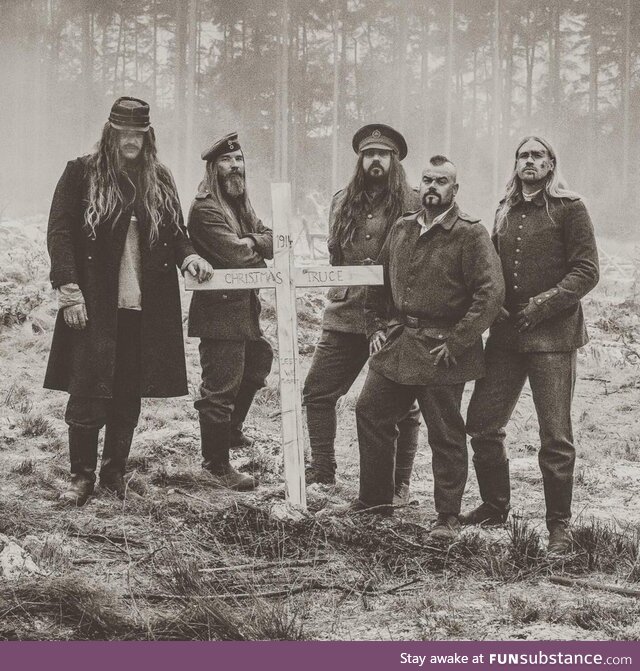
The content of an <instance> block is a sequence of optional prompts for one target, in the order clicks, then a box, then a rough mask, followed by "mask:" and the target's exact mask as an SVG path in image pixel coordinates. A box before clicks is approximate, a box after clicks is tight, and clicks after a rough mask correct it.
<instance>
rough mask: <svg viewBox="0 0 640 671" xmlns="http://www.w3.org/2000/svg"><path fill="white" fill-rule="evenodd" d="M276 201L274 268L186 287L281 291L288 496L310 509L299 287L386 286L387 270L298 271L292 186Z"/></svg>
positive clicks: (276, 194) (274, 193)
mask: <svg viewBox="0 0 640 671" xmlns="http://www.w3.org/2000/svg"><path fill="white" fill-rule="evenodd" d="M271 203H272V213H273V266H270V267H268V268H231V269H224V270H215V271H214V273H213V277H212V278H211V279H210V280H208V281H206V282H202V283H201V284H198V282H197V281H196V280H195V279H194V278H192V277H191V276H190V275H189V274H187V275H186V276H185V287H186V289H187V290H188V291H201V290H211V289H225V290H227V291H232V290H234V289H275V290H276V318H277V323H278V361H279V363H280V405H281V419H282V452H283V456H284V479H285V492H286V498H287V501H288V502H290V503H293V504H294V505H298V506H301V507H302V508H306V505H307V501H306V491H305V480H304V442H303V439H302V438H303V435H304V434H303V429H302V406H301V400H300V366H299V362H298V329H297V314H296V289H297V288H299V287H340V286H351V285H367V284H382V282H383V279H382V278H383V276H382V266H316V267H297V266H296V265H295V262H294V253H293V244H294V243H293V235H292V233H293V231H292V230H291V222H292V216H291V214H292V208H291V186H290V184H288V183H280V184H272V185H271Z"/></svg>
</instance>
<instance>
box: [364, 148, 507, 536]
mask: <svg viewBox="0 0 640 671" xmlns="http://www.w3.org/2000/svg"><path fill="white" fill-rule="evenodd" d="M457 192H458V183H457V179H456V168H455V166H454V164H453V163H452V162H451V161H450V160H449V159H448V158H446V157H445V156H440V155H437V156H433V157H432V158H431V159H430V160H429V164H428V165H427V166H426V168H425V169H424V171H423V173H422V180H421V182H420V200H421V204H422V207H421V208H420V209H418V210H417V211H416V212H413V213H409V214H405V215H404V216H402V217H400V218H399V219H398V221H397V222H396V223H395V224H394V225H393V227H392V229H391V231H390V233H389V235H388V237H387V240H386V242H385V244H384V246H383V248H382V251H381V252H380V256H379V258H378V261H379V263H381V264H382V265H383V266H384V270H385V282H384V285H383V286H370V287H368V288H367V294H366V299H365V306H364V311H365V318H366V328H367V334H368V335H369V336H370V338H371V346H372V350H373V351H374V352H375V354H373V356H372V357H371V361H370V363H369V374H368V375H367V379H366V380H365V383H364V386H363V388H362V392H361V393H360V397H359V398H358V402H357V404H356V420H357V425H358V443H359V446H360V494H359V498H358V500H357V501H355V502H354V503H353V504H352V506H351V508H352V510H355V511H362V510H366V509H368V508H375V509H377V510H379V511H380V512H386V513H389V512H390V510H389V504H391V503H392V500H393V492H394V481H393V465H394V440H395V438H396V435H397V429H396V426H397V423H398V420H399V419H400V418H401V417H403V416H404V415H405V414H406V413H407V411H408V409H409V408H410V407H411V404H412V403H415V401H416V399H417V401H418V403H419V405H420V409H421V410H422V416H423V418H424V421H425V423H426V425H427V432H428V436H429V445H430V447H431V453H432V466H433V497H434V502H435V509H436V512H437V514H438V516H437V519H436V522H435V524H434V525H433V528H432V529H431V533H430V536H431V538H432V539H433V540H439V541H452V540H453V539H455V538H456V536H457V534H458V533H459V529H460V523H459V522H458V514H459V513H460V503H461V501H462V493H463V491H464V486H465V483H466V481H467V461H468V457H467V445H466V435H465V427H464V420H463V419H462V415H461V414H460V404H461V401H462V392H463V391H464V386H465V383H466V382H468V381H469V380H475V379H477V378H479V377H482V375H483V374H484V358H483V350H482V333H483V332H484V331H485V330H486V329H487V328H488V327H489V325H490V324H491V322H493V320H494V318H495V316H496V315H497V314H498V312H499V311H500V306H501V305H502V301H503V300H504V283H503V280H502V274H501V272H500V262H499V260H498V257H497V255H496V252H495V250H494V249H493V246H492V245H491V240H490V238H489V234H488V233H487V229H486V228H485V227H484V226H483V225H482V224H481V223H480V220H479V219H477V218H476V217H472V216H469V215H468V214H465V213H464V212H462V210H461V209H460V208H459V207H458V205H457V203H456V202H455V197H456V194H457ZM389 306H391V314H392V319H391V320H389V319H388V318H387V316H386V315H387V311H388V310H389Z"/></svg>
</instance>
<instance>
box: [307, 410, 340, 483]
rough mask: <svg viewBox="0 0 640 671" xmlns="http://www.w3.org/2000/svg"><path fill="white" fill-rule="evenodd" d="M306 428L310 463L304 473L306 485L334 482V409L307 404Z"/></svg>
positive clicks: (335, 426) (335, 423)
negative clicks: (309, 448)
mask: <svg viewBox="0 0 640 671" xmlns="http://www.w3.org/2000/svg"><path fill="white" fill-rule="evenodd" d="M306 407H307V428H308V430H309V445H310V447H311V464H310V466H309V467H308V468H307V470H306V473H305V479H306V482H307V484H308V485H310V484H313V483H314V482H318V483H320V484H324V485H335V483H336V453H335V447H334V443H335V440H336V428H337V419H336V409H335V407H334V406H329V405H308V406H306Z"/></svg>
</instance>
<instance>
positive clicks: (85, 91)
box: [82, 3, 93, 147]
mask: <svg viewBox="0 0 640 671" xmlns="http://www.w3.org/2000/svg"><path fill="white" fill-rule="evenodd" d="M91 20H92V13H91V10H90V9H89V4H88V3H85V4H84V6H83V8H82V100H83V108H84V109H83V114H82V144H83V147H86V146H87V144H88V142H90V140H89V133H90V127H91V109H92V106H93V95H92V89H93V39H92V35H91Z"/></svg>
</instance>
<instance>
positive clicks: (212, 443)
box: [200, 416, 258, 491]
mask: <svg viewBox="0 0 640 671" xmlns="http://www.w3.org/2000/svg"><path fill="white" fill-rule="evenodd" d="M230 432H231V427H230V425H229V423H228V422H226V423H219V424H214V423H213V422H209V421H208V420H206V419H203V417H202V416H200V440H201V447H202V468H204V469H205V470H207V471H209V473H211V474H212V475H214V476H215V477H216V479H217V481H218V482H219V484H220V485H221V486H222V487H226V488H227V489H234V490H237V491H247V490H250V489H255V488H256V487H257V485H258V483H257V481H256V480H255V479H254V478H252V477H251V476H250V475H244V473H239V472H238V471H236V469H235V468H233V466H232V465H231V464H230V463H229V434H230Z"/></svg>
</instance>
